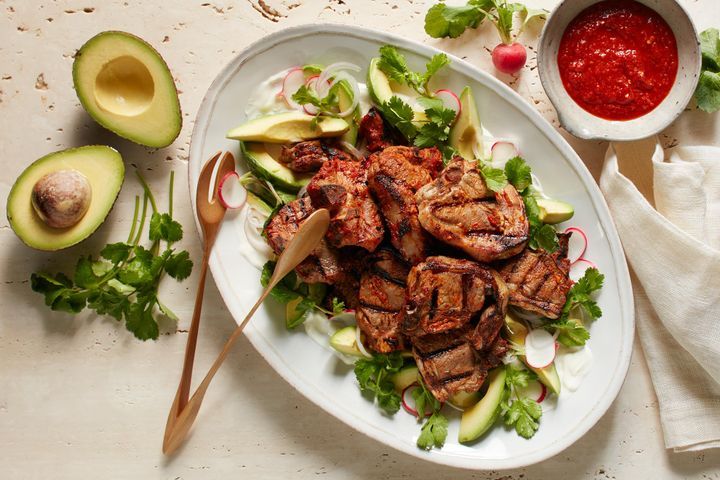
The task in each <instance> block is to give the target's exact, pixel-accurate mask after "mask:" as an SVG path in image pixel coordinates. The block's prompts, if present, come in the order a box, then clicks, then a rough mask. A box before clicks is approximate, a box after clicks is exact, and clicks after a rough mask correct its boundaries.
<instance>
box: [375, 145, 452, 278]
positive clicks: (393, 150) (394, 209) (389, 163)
mask: <svg viewBox="0 0 720 480" xmlns="http://www.w3.org/2000/svg"><path fill="white" fill-rule="evenodd" d="M367 163H368V186H369V187H370V190H371V191H372V193H373V195H374V196H375V199H376V200H377V201H378V203H379V204H380V210H381V212H382V214H383V217H384V218H385V225H386V226H387V229H388V231H389V232H390V242H391V243H392V245H393V246H394V247H395V248H396V249H397V250H398V251H399V252H400V253H401V254H402V256H403V257H404V258H405V259H406V260H408V261H409V262H411V263H413V264H415V263H418V262H421V261H422V260H423V259H424V258H425V257H426V256H427V255H428V251H429V248H430V237H429V236H428V235H427V234H426V233H425V231H424V230H423V229H422V227H421V226H420V222H419V221H418V209H417V205H416V203H415V197H414V194H415V192H416V191H417V190H418V189H419V188H421V187H422V186H423V185H425V184H427V183H429V182H431V181H432V179H433V178H434V177H435V176H436V175H437V173H438V172H439V170H440V169H441V168H442V155H441V154H440V151H439V150H438V149H437V148H427V149H422V150H420V149H417V148H414V147H401V146H400V147H388V148H386V149H385V150H383V151H381V152H377V153H374V154H372V155H370V157H368V160H367Z"/></svg>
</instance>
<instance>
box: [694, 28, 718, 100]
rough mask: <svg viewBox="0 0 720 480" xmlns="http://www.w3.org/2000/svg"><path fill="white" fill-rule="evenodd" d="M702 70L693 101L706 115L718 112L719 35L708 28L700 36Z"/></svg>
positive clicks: (716, 31) (715, 29) (714, 30)
mask: <svg viewBox="0 0 720 480" xmlns="http://www.w3.org/2000/svg"><path fill="white" fill-rule="evenodd" d="M700 49H701V51H702V70H701V72H700V79H699V80H698V85H697V88H696V89H695V101H696V102H697V105H698V108H699V109H700V110H703V111H705V112H708V113H712V112H717V111H718V110H720V35H719V34H718V29H717V28H709V29H707V30H705V31H704V32H702V33H701V34H700Z"/></svg>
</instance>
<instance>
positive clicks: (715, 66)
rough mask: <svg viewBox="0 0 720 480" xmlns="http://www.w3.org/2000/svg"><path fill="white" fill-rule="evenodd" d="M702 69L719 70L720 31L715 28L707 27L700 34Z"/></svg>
mask: <svg viewBox="0 0 720 480" xmlns="http://www.w3.org/2000/svg"><path fill="white" fill-rule="evenodd" d="M700 50H701V52H702V66H703V69H706V70H710V71H712V72H718V71H720V33H719V32H718V29H717V28H708V29H707V30H705V31H703V32H702V33H701V34H700Z"/></svg>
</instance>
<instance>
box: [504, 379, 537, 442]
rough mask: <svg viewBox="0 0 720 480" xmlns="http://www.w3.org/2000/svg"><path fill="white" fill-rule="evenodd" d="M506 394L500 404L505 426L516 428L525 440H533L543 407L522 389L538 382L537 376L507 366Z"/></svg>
mask: <svg viewBox="0 0 720 480" xmlns="http://www.w3.org/2000/svg"><path fill="white" fill-rule="evenodd" d="M505 372H506V376H505V393H504V394H503V399H502V401H501V402H500V414H501V415H502V416H503V419H504V421H505V425H508V426H513V427H515V431H516V432H517V434H518V435H520V436H521V437H523V438H531V437H532V436H533V435H535V432H536V431H537V429H538V427H539V426H540V424H539V422H538V421H539V420H540V417H541V416H542V407H541V406H540V404H538V403H537V402H536V401H535V400H533V399H531V398H528V397H525V396H523V395H522V393H521V389H523V388H525V387H527V386H528V382H530V381H531V380H536V379H537V375H536V374H535V373H534V372H531V371H530V370H525V369H519V368H515V367H514V366H512V365H507V366H505Z"/></svg>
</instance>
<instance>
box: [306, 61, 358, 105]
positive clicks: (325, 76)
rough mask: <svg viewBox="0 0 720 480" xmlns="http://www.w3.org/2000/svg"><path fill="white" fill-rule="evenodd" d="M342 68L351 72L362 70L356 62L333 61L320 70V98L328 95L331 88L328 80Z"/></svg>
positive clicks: (318, 91)
mask: <svg viewBox="0 0 720 480" xmlns="http://www.w3.org/2000/svg"><path fill="white" fill-rule="evenodd" d="M342 70H349V71H351V72H359V71H360V70H362V69H361V68H360V67H359V66H358V65H355V64H354V63H350V62H337V63H331V64H330V65H328V66H327V67H325V68H324V69H323V71H322V72H320V78H318V81H317V82H318V83H317V85H318V90H316V91H317V93H318V96H320V98H323V97H325V96H326V95H327V93H328V91H329V90H330V85H329V83H330V82H328V80H330V79H332V78H333V77H334V76H335V74H336V73H337V72H340V71H342ZM326 85H327V87H326Z"/></svg>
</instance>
